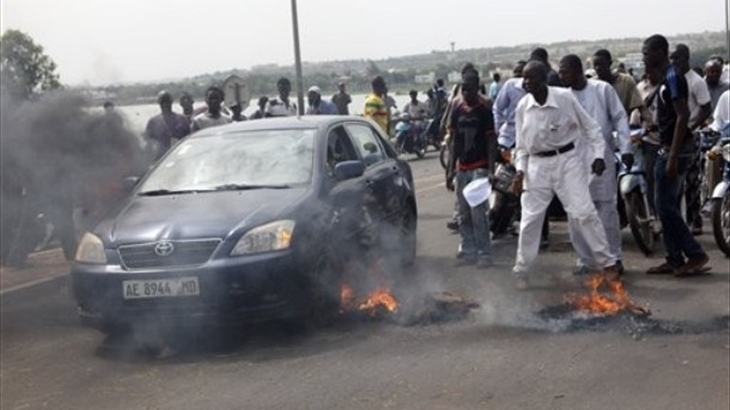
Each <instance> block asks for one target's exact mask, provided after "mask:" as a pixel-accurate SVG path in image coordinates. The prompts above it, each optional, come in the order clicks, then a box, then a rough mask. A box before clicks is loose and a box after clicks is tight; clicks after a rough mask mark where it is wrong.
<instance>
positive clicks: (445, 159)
mask: <svg viewBox="0 0 730 410" xmlns="http://www.w3.org/2000/svg"><path fill="white" fill-rule="evenodd" d="M439 162H441V166H442V167H443V168H444V169H446V167H448V166H449V149H448V147H446V144H443V145H441V148H440V152H439Z"/></svg>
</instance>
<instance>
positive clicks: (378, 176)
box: [345, 122, 402, 222]
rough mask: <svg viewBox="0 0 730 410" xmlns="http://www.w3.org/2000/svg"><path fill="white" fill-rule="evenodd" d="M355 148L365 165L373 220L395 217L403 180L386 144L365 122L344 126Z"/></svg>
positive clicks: (368, 197) (399, 205) (391, 219)
mask: <svg viewBox="0 0 730 410" xmlns="http://www.w3.org/2000/svg"><path fill="white" fill-rule="evenodd" d="M345 128H346V129H347V131H348V133H349V134H350V137H351V138H352V142H353V145H354V147H355V150H356V151H357V152H358V154H359V155H360V158H361V159H362V161H363V163H364V164H365V174H364V177H365V185H366V187H367V192H366V200H368V205H369V208H370V209H371V211H372V212H373V216H374V217H375V219H376V221H384V220H390V221H393V222H395V221H396V220H397V219H398V216H399V213H400V210H401V204H402V195H401V192H400V189H398V185H399V184H400V181H401V179H402V176H401V175H400V167H399V165H398V163H397V162H396V159H395V158H394V153H393V155H391V153H390V152H389V151H388V150H387V148H386V147H385V145H384V143H383V141H382V139H381V138H380V137H378V134H377V132H376V131H375V130H374V129H373V128H372V126H370V125H369V124H366V123H364V122H351V123H347V124H346V125H345Z"/></svg>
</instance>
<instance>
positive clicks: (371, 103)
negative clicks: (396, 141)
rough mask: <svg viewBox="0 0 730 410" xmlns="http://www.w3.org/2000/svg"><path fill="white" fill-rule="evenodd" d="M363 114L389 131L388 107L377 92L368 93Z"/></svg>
mask: <svg viewBox="0 0 730 410" xmlns="http://www.w3.org/2000/svg"><path fill="white" fill-rule="evenodd" d="M363 115H364V116H365V117H367V118H370V119H371V120H373V121H375V122H376V123H377V124H378V125H380V128H382V129H383V132H385V133H386V134H387V133H388V107H386V106H385V102H383V99H382V98H380V97H378V96H377V95H375V94H368V96H367V97H366V98H365V109H364V110H363Z"/></svg>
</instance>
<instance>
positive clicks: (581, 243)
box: [568, 201, 623, 268]
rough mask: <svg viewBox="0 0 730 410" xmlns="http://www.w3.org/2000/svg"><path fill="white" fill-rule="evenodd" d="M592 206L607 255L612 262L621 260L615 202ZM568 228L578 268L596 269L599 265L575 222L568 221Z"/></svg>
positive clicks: (603, 202)
mask: <svg viewBox="0 0 730 410" xmlns="http://www.w3.org/2000/svg"><path fill="white" fill-rule="evenodd" d="M593 205H594V206H595V207H596V212H598V219H600V220H601V225H603V230H604V232H605V234H606V240H608V251H609V253H610V254H611V256H612V257H613V259H614V260H621V259H622V257H623V255H622V252H621V222H620V221H619V216H618V209H616V202H609V201H596V202H593ZM568 228H569V229H570V241H571V242H572V243H573V247H574V248H575V253H576V254H577V255H578V266H586V267H588V268H598V267H599V264H598V263H597V262H596V261H595V260H594V259H593V251H592V250H591V249H592V247H591V244H590V243H588V241H586V240H585V238H584V237H583V235H582V234H581V232H580V230H579V229H578V224H577V223H576V221H574V220H572V219H569V220H568Z"/></svg>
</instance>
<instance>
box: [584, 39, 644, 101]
mask: <svg viewBox="0 0 730 410" xmlns="http://www.w3.org/2000/svg"><path fill="white" fill-rule="evenodd" d="M612 64H613V59H612V57H611V53H610V52H609V51H608V50H606V49H603V48H602V49H600V50H598V51H596V52H595V53H593V68H594V69H595V70H596V74H597V75H598V79H599V80H603V81H605V82H607V83H609V84H611V85H612V86H613V88H614V89H615V90H616V94H618V98H619V100H621V104H623V107H624V109H625V110H626V115H627V116H630V115H631V112H632V111H634V110H636V109H639V110H641V109H642V107H643V105H644V102H643V100H642V99H641V94H639V89H638V88H636V82H635V81H634V78H633V77H631V76H630V75H628V74H625V73H622V72H616V73H614V72H613V71H611V65H612Z"/></svg>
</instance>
